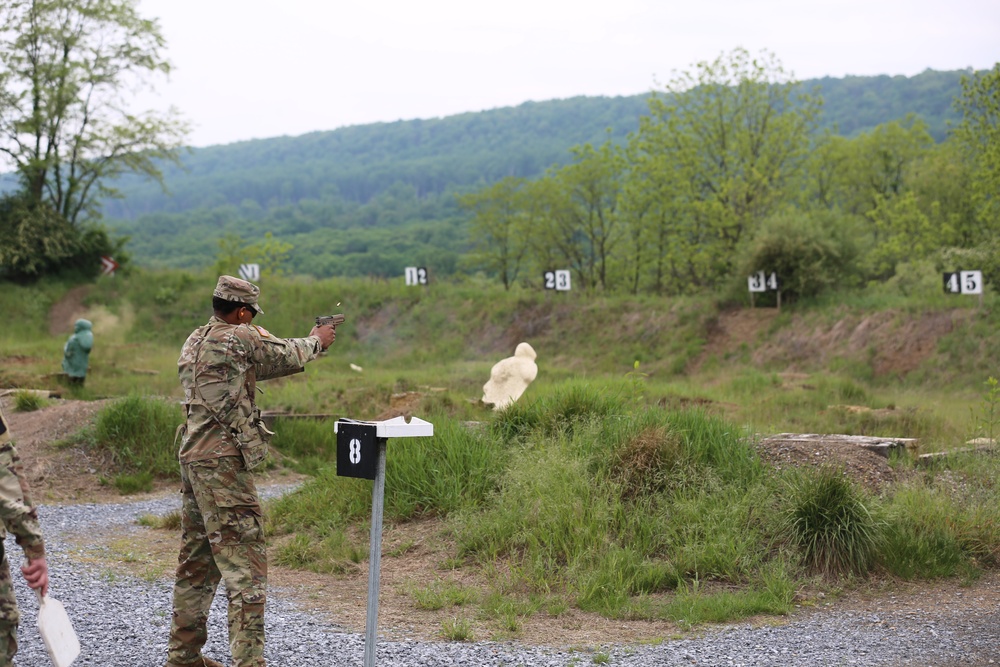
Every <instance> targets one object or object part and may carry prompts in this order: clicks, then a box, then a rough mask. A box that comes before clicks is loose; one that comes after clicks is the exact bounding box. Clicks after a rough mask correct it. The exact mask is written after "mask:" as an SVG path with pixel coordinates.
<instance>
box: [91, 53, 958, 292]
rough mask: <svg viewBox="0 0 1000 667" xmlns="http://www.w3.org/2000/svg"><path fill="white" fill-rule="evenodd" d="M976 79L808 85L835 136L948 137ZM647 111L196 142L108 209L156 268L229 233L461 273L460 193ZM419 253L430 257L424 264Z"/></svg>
mask: <svg viewBox="0 0 1000 667" xmlns="http://www.w3.org/2000/svg"><path fill="white" fill-rule="evenodd" d="M963 74H966V72H962V71H952V72H937V71H932V70H927V71H925V72H923V73H921V74H918V75H916V76H913V77H903V76H894V77H890V76H877V77H845V78H842V79H833V78H824V79H813V80H807V81H804V82H803V83H804V89H805V90H806V91H810V92H818V93H819V94H820V95H821V96H822V98H823V100H824V107H823V111H822V115H821V117H820V122H821V124H822V125H823V126H825V127H829V128H831V129H833V130H834V131H835V132H838V133H840V134H844V135H848V136H853V135H857V134H858V133H861V132H864V131H865V130H869V129H871V128H874V127H875V126H877V125H879V124H880V123H885V122H888V121H892V120H897V119H901V118H903V117H905V116H906V115H907V114H910V113H914V114H917V115H918V116H919V117H920V118H921V119H922V120H923V121H924V122H926V123H927V124H928V126H929V129H930V132H931V134H932V136H933V137H934V138H935V139H936V140H939V141H940V140H942V139H943V138H944V137H945V136H946V134H947V127H948V123H949V122H951V121H954V120H955V119H956V114H955V112H954V111H953V109H952V102H953V100H954V98H955V97H956V96H957V95H958V94H959V93H960V91H961V84H960V80H961V77H962V75H963ZM647 110H648V95H646V94H643V95H634V96H629V97H614V98H606V97H576V98H571V99H565V100H552V101H546V102H529V103H525V104H522V105H519V106H516V107H508V108H501V109H493V110H488V111H482V112H476V113H464V114H459V115H455V116H449V117H446V118H438V119H427V120H406V121H397V122H393V123H376V124H370V125H360V126H353V127H345V128H341V129H337V130H332V131H328V132H314V133H310V134H306V135H302V136H297V137H275V138H271V139H262V140H254V141H246V142H239V143H234V144H229V145H221V146H211V147H207V148H200V149H194V150H192V151H190V152H188V153H186V154H185V155H184V156H183V169H180V168H176V167H173V166H168V167H167V168H166V169H165V182H166V187H167V190H168V193H169V194H165V193H164V192H163V191H162V190H161V189H160V187H159V186H158V185H157V184H155V183H149V182H142V181H139V180H137V179H123V180H122V181H120V182H119V183H117V184H116V187H118V188H119V189H120V190H121V191H122V192H123V194H124V195H125V196H124V198H123V199H116V200H110V201H107V202H105V217H106V220H107V222H108V224H109V226H110V227H111V228H112V229H113V230H115V231H117V232H119V233H124V234H128V235H129V236H131V242H130V243H129V246H128V249H129V251H130V252H131V253H132V255H133V257H134V259H135V260H136V261H137V262H138V263H140V264H144V265H148V266H177V267H197V266H205V265H207V264H209V263H211V261H212V259H213V258H214V257H215V256H216V253H217V252H218V243H217V241H218V239H220V238H222V237H224V236H225V235H238V236H239V237H240V238H241V239H243V240H245V241H248V242H249V241H252V240H255V239H259V238H261V237H263V236H264V234H265V233H267V232H271V233H273V235H274V236H275V237H278V238H280V239H282V240H283V241H288V242H291V243H292V244H294V246H295V249H294V250H293V251H292V255H291V263H290V267H289V268H290V269H291V270H294V271H296V272H302V273H311V274H314V275H320V276H323V275H337V274H341V273H345V272H346V273H348V274H355V273H368V272H370V271H371V266H372V263H373V262H382V265H383V267H385V268H384V270H385V271H393V272H394V271H395V270H396V268H395V264H398V263H402V265H403V266H405V265H407V264H408V263H411V262H413V261H423V262H431V261H433V262H435V264H436V265H437V266H438V267H439V270H441V269H443V270H444V272H449V271H451V270H454V268H455V266H456V262H457V261H458V258H459V257H460V256H461V254H462V253H463V252H464V250H463V246H462V244H463V243H464V237H465V234H464V231H465V222H466V220H467V215H466V213H465V212H463V211H461V210H460V209H459V208H458V206H457V204H456V201H455V197H454V194H455V193H456V192H463V191H471V190H474V189H477V188H478V187H480V186H483V185H487V184H490V183H493V182H495V181H497V180H499V179H500V178H503V177H505V176H521V177H527V178H533V177H536V176H539V175H541V174H542V173H544V171H545V170H546V169H547V168H548V167H550V166H552V165H554V164H565V163H567V162H568V161H569V160H570V158H571V155H570V152H569V149H570V148H571V147H573V146H577V145H581V144H584V143H591V144H594V145H598V144H601V143H603V142H604V141H605V139H606V138H607V137H609V136H610V137H611V138H612V139H614V140H618V141H620V140H623V139H624V138H625V137H626V136H627V135H628V134H629V133H630V132H633V131H634V130H636V129H637V127H638V124H639V118H640V117H641V116H643V115H645V114H646V113H647ZM331 230H336V231H337V233H336V234H335V235H334V236H336V240H334V239H332V238H331V234H330V231H331ZM345 232H350V233H345ZM388 245H393V246H395V247H397V248H399V250H398V251H396V252H395V254H394V255H393V257H394V259H392V260H390V259H389V258H388V257H386V256H382V257H378V256H375V255H373V252H372V250H371V248H372V247H374V246H385V247H388ZM415 247H421V248H423V249H424V250H425V251H426V252H423V251H422V252H421V253H420V254H419V256H420V257H421V258H422V259H416V258H415V253H413V252H411V250H412V248H415ZM304 248H308V252H307V251H306V250H304ZM356 248H361V251H358V250H357V249H356ZM440 253H444V254H443V255H441V254H440ZM348 254H353V255H354V256H355V258H356V259H357V262H358V263H357V265H356V266H355V265H353V264H352V263H350V262H348V260H347V259H346V257H347V255H348ZM404 256H405V257H407V259H404V258H403V257H404Z"/></svg>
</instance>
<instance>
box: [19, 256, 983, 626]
mask: <svg viewBox="0 0 1000 667" xmlns="http://www.w3.org/2000/svg"><path fill="white" fill-rule="evenodd" d="M213 285H214V279H213V277H210V276H207V275H200V276H199V275H189V274H183V273H179V272H165V273H143V272H139V273H136V274H134V275H131V276H124V277H117V278H115V279H113V280H102V281H99V282H98V283H97V284H96V285H93V286H89V287H87V288H85V289H82V290H81V289H76V290H74V289H72V288H73V287H74V286H69V285H60V284H41V285H35V286H31V287H14V286H5V288H4V289H3V290H2V292H0V307H2V308H4V309H5V310H6V311H7V312H8V314H10V315H11V318H10V322H11V325H10V326H8V327H5V328H3V329H2V330H0V350H2V353H0V355H2V359H0V383H2V385H3V386H7V387H30V388H52V389H55V388H60V389H61V391H62V393H63V396H65V397H72V398H80V399H85V400H86V399H92V398H98V397H119V398H120V399H121V400H120V401H116V402H113V403H112V404H111V406H109V407H108V408H107V409H106V410H104V411H102V413H100V415H99V417H98V420H97V423H96V424H95V428H94V429H93V431H92V432H88V433H87V434H83V435H81V438H82V439H83V440H86V442H87V443H88V446H93V447H103V448H107V449H109V450H110V451H111V452H112V454H113V458H114V460H115V461H116V462H117V463H118V464H119V465H120V467H121V475H122V478H121V480H116V484H119V482H120V486H119V488H121V489H122V490H123V491H124V490H129V489H132V488H136V487H137V488H141V487H142V484H143V478H138V477H137V476H138V475H140V474H148V475H156V476H169V475H172V474H175V472H174V471H173V467H172V461H173V454H174V453H173V451H172V447H173V444H172V435H173V430H172V427H173V426H174V425H175V424H177V423H179V421H180V419H181V416H180V410H179V408H178V407H177V401H178V399H179V398H180V391H179V387H178V385H177V380H176V359H177V353H178V351H179V349H180V346H181V345H182V343H183V341H184V338H185V337H186V335H187V334H188V333H189V332H190V331H191V330H192V329H193V328H194V327H196V326H198V325H200V324H202V323H203V322H204V321H206V320H207V319H208V316H209V315H210V313H209V307H208V304H209V300H210V294H211V287H212V286H213ZM262 288H263V295H262V300H261V304H262V306H263V307H264V309H265V311H266V313H267V315H266V316H265V317H262V318H260V320H259V323H260V324H261V325H262V326H265V327H267V328H269V329H270V330H271V331H272V332H273V333H274V334H275V335H279V336H294V335H304V334H305V333H307V332H308V330H309V328H310V326H311V321H312V318H313V317H314V316H316V315H320V314H330V313H332V312H344V313H345V314H346V315H347V318H348V319H347V323H346V324H345V325H343V326H342V327H341V328H340V329H339V331H338V340H337V343H336V344H335V346H334V347H333V348H332V349H331V351H330V352H329V354H328V355H327V356H326V357H325V358H324V359H322V360H319V361H317V362H315V363H313V364H311V365H310V366H309V368H308V369H307V372H306V373H304V374H300V375H297V376H293V377H290V378H286V379H282V380H278V381H275V382H271V383H266V386H265V393H264V394H263V395H262V396H261V397H260V399H259V402H260V404H261V406H262V407H263V408H264V409H268V410H276V411H281V412H291V413H298V414H316V413H323V414H329V415H333V416H339V417H352V418H360V419H372V418H376V417H378V416H380V415H385V414H389V411H390V410H391V408H392V406H393V404H394V402H397V405H398V404H399V403H398V401H403V402H404V403H405V411H406V412H412V414H415V415H417V416H420V417H421V418H424V419H427V420H428V421H431V422H432V423H434V424H435V436H434V437H433V438H428V439H426V440H424V439H420V440H421V441H420V442H417V443H413V444H412V445H411V444H408V445H407V446H406V447H400V448H398V449H394V450H393V452H392V456H391V457H390V459H389V462H388V466H387V482H386V486H387V488H388V489H391V490H392V492H391V494H388V495H387V497H386V508H385V511H386V519H387V521H390V522H408V521H412V520H416V519H426V518H428V517H431V518H434V519H435V520H438V521H440V522H442V525H443V526H445V527H446V529H447V531H448V532H449V534H450V535H451V537H452V538H453V540H454V544H455V552H454V553H453V554H451V555H450V558H449V563H450V566H451V567H457V568H472V569H475V570H476V571H479V572H484V573H487V574H489V573H492V575H493V576H490V577H489V579H490V580H491V581H493V582H494V584H493V585H492V588H491V589H490V590H488V591H481V592H479V593H478V594H476V595H471V594H469V592H468V591H462V590H460V589H450V588H448V587H447V586H443V585H442V584H441V583H440V582H438V583H436V584H433V585H432V584H427V585H425V586H417V587H416V588H415V589H414V591H413V597H414V604H416V605H434V604H444V602H442V600H452V601H450V602H447V604H458V603H457V602H454V601H453V598H456V597H457V598H461V604H463V605H473V606H475V607H476V608H477V609H478V613H479V614H482V615H485V616H486V617H488V618H491V619H493V622H495V623H496V625H497V627H498V628H499V629H503V628H507V631H508V632H514V633H515V634H516V626H517V619H518V618H519V617H523V616H524V615H530V614H535V613H557V612H558V610H559V609H560V608H565V607H566V606H567V605H569V606H575V607H578V608H580V609H584V610H588V611H594V612H597V613H600V614H602V615H605V616H608V617H611V618H665V619H671V620H674V621H677V622H681V621H683V623H685V624H697V623H701V622H708V621H717V620H728V619H733V618H741V617H745V616H750V615H754V614H760V613H766V614H782V613H785V612H787V611H788V610H789V608H790V605H791V604H792V600H793V597H794V595H795V592H796V591H797V590H800V589H801V588H802V587H803V586H807V585H813V586H816V585H822V586H831V587H835V586H843V585H849V584H850V582H852V581H863V580H864V579H865V578H866V577H868V576H870V575H872V574H873V573H878V574H880V575H881V576H892V577H899V578H904V579H921V578H933V577H941V576H960V577H964V578H973V577H975V576H977V573H978V572H981V571H982V570H983V569H984V568H993V567H996V566H997V561H998V557H1000V502H998V501H1000V498H998V497H997V496H998V492H997V490H996V488H995V482H994V480H996V478H997V472H998V470H997V467H998V464H997V463H996V462H995V461H994V459H993V457H987V458H983V457H975V456H957V457H954V458H951V459H949V460H948V461H946V462H945V463H943V464H941V466H939V467H937V468H932V469H927V470H920V471H917V470H916V469H914V468H913V466H914V464H913V462H912V461H911V460H907V459H897V460H894V461H893V465H894V466H896V467H897V468H899V469H904V470H910V471H911V473H912V474H908V475H906V476H905V479H906V481H905V482H904V483H901V484H897V485H895V486H893V487H892V488H891V489H889V490H884V491H882V492H880V493H876V492H873V491H872V490H871V489H868V488H865V487H864V486H862V485H860V484H858V483H857V481H856V480H852V479H851V478H850V477H848V476H845V475H844V474H843V471H841V470H836V469H830V468H823V467H816V468H815V469H808V468H805V469H802V468H800V469H795V470H791V469H788V470H782V471H780V472H776V471H774V470H773V469H770V468H767V467H766V466H764V465H763V464H762V462H761V460H760V459H759V458H758V456H757V454H756V452H755V450H754V447H753V442H754V439H755V438H757V437H759V436H760V435H761V434H768V433H775V432H789V431H790V432H814V433H847V434H864V435H878V436H897V437H910V438H919V439H920V448H921V451H939V450H951V449H956V448H958V447H961V446H962V445H963V444H964V443H965V442H966V441H967V440H969V439H970V438H973V437H995V436H996V434H997V432H998V431H1000V395H998V392H997V387H996V383H995V382H993V383H992V384H991V383H990V379H991V378H994V377H997V376H998V375H1000V369H998V368H996V363H997V362H996V360H997V359H998V358H1000V334H998V333H996V332H997V326H996V325H997V322H996V317H995V315H994V314H993V306H994V303H995V300H994V299H993V298H992V295H987V297H986V299H985V303H984V305H983V307H982V308H979V307H978V304H977V303H965V304H962V303H956V302H955V301H951V300H946V299H944V298H939V297H937V296H933V297H930V296H928V297H927V298H921V297H913V296H910V297H903V296H901V295H893V294H875V295H867V296H865V297H864V298H861V297H858V296H857V295H843V297H842V298H839V299H830V298H826V299H824V300H823V301H822V302H814V303H800V304H793V305H791V306H788V305H786V306H785V307H784V309H783V311H782V312H780V313H778V312H777V311H775V310H773V309H770V310H765V309H755V310H754V311H749V310H748V309H747V308H739V307H734V306H733V305H732V304H729V305H722V304H720V303H719V302H717V301H716V300H714V299H712V298H710V297H699V298H693V297H692V298H683V299H674V300H667V299H654V298H651V297H642V298H631V297H624V296H623V297H615V296H601V295H598V296H593V295H586V294H577V293H574V294H560V295H555V294H544V293H532V292H525V291H517V290H515V291H511V292H504V291H502V290H498V289H493V288H489V287H487V286H486V285H485V284H480V283H478V282H476V281H474V280H470V281H466V282H462V283H457V284H438V285H434V286H432V287H430V288H427V289H421V288H412V287H405V286H403V285H401V284H389V283H385V282H372V281H363V280H353V281H335V280H330V281H321V282H314V281H306V280H293V279H274V280H272V281H269V282H268V283H265V284H264V285H262ZM337 303H340V304H341V306H340V307H339V308H338V307H335V306H334V304H337ZM69 306H72V307H69ZM53 312H63V313H67V315H66V316H65V318H64V319H66V321H62V322H59V321H57V322H52V321H50V315H51V313H53ZM78 316H85V317H87V318H88V319H91V320H92V321H93V322H94V332H95V349H94V352H93V354H92V355H91V372H90V374H89V376H88V380H87V383H86V386H85V388H82V389H81V388H68V387H61V385H60V384H59V380H58V378H57V377H56V376H54V375H53V374H54V373H56V372H57V371H58V368H59V361H60V359H61V349H62V344H63V342H64V341H65V337H66V335H68V334H67V333H66V332H67V331H68V328H69V327H70V326H71V324H72V320H73V319H75V317H78ZM60 327H62V328H61V329H60ZM521 341H527V342H530V343H531V344H532V346H533V347H534V348H535V350H536V352H537V353H538V360H537V362H538V366H539V374H538V378H537V379H536V380H535V382H534V383H533V384H532V385H531V386H530V387H529V389H528V391H527V392H526V394H525V395H524V397H522V399H521V400H520V401H518V402H517V403H516V404H514V405H513V406H511V408H509V409H507V410H505V411H503V412H501V413H494V412H492V411H491V410H489V409H487V408H486V407H484V406H482V405H481V404H480V403H479V402H478V399H479V397H480V396H481V387H482V384H483V383H484V382H485V381H486V379H487V378H488V377H489V372H490V367H491V366H492V364H493V363H495V362H496V361H498V360H499V359H501V358H503V357H506V356H509V355H510V354H512V352H513V349H514V347H515V346H516V344H517V343H519V342H521ZM350 364H354V365H355V366H357V367H360V368H361V370H360V371H357V370H352V369H351V367H350ZM470 424H474V425H470ZM151 426H152V428H151ZM277 430H278V434H277V436H276V438H275V440H274V443H273V445H274V447H275V449H276V450H277V451H278V452H279V453H280V454H281V461H282V463H283V465H286V466H289V467H293V468H295V469H296V470H298V471H299V472H303V473H306V474H308V475H309V476H310V481H308V482H307V483H306V484H305V485H304V486H303V487H302V488H301V489H300V490H299V491H298V492H296V493H293V494H291V495H289V496H286V497H285V498H283V499H281V500H279V501H277V502H276V503H274V504H273V505H272V506H271V507H270V508H269V512H268V522H269V527H270V530H271V532H272V534H273V535H274V538H275V546H274V547H273V549H272V553H273V557H274V559H275V561H276V562H278V563H280V564H283V565H286V566H291V567H298V568H303V569H311V570H315V571H319V572H331V573H336V572H338V571H343V570H344V569H345V567H346V566H347V564H349V563H352V562H358V561H359V560H361V559H363V558H365V556H366V549H365V546H364V543H363V542H360V541H359V539H360V538H359V537H358V533H357V531H356V530H353V529H354V528H356V527H357V526H359V525H361V526H363V525H364V524H365V522H366V521H367V517H368V514H369V512H370V502H371V495H370V494H371V490H370V483H369V482H365V481H360V480H350V479H345V478H339V477H337V476H336V475H335V472H334V470H333V468H332V467H331V462H332V460H333V459H332V455H333V451H332V432H331V428H330V422H328V421H310V420H294V421H292V420H285V421H279V428H278V429H277ZM164 434H166V435H164ZM453 630H454V633H460V630H461V628H455V629H453Z"/></svg>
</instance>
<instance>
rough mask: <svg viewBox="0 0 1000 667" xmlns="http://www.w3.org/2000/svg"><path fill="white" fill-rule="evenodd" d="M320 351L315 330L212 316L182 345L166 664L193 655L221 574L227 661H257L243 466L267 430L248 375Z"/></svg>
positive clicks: (190, 661)
mask: <svg viewBox="0 0 1000 667" xmlns="http://www.w3.org/2000/svg"><path fill="white" fill-rule="evenodd" d="M220 284H221V283H220ZM247 284H249V283H247ZM254 288H255V289H256V287H255V286H254ZM321 351H322V346H321V343H320V340H319V338H317V337H315V336H311V337H308V338H276V337H274V336H272V335H271V334H270V333H268V332H267V331H266V330H264V329H262V328H260V327H258V326H255V325H253V324H240V325H235V324H227V323H226V322H225V321H223V320H222V319H220V318H218V317H212V319H210V320H209V321H208V324H207V325H205V326H203V327H200V328H198V329H195V331H194V332H193V333H192V334H191V335H190V336H189V337H188V339H187V342H186V343H185V344H184V348H183V349H182V350H181V355H180V358H179V359H178V362H177V364H178V373H179V375H180V380H181V385H182V386H183V387H184V396H185V407H186V410H187V423H186V424H185V426H184V427H182V428H183V431H182V433H183V435H182V438H181V444H180V451H179V458H180V463H181V485H182V488H181V493H182V494H183V506H182V510H181V526H182V529H183V538H182V546H181V552H180V557H179V559H178V560H179V562H178V567H177V580H176V583H175V585H174V605H173V620H172V623H171V628H170V641H169V644H168V649H167V650H168V653H167V660H168V665H169V666H171V667H173V666H177V667H181V666H182V665H199V666H200V665H201V664H202V663H201V660H202V657H201V649H202V647H203V646H204V644H205V641H206V640H207V637H208V636H207V627H206V625H207V620H208V612H209V608H210V606H211V603H212V598H213V597H214V595H215V589H216V587H217V586H218V584H219V581H220V579H221V580H222V581H223V582H224V583H225V586H226V594H227V596H228V599H229V645H230V649H231V652H232V658H233V667H263V665H264V600H265V589H266V585H267V557H266V555H265V552H264V534H263V531H262V528H261V508H260V502H259V501H258V498H257V489H256V487H255V486H254V481H253V477H252V474H251V473H250V471H249V469H248V466H249V467H252V466H253V465H256V463H258V462H259V461H260V460H261V459H262V458H263V455H264V453H265V452H266V440H267V436H268V435H269V434H270V433H269V432H268V431H267V430H266V429H264V428H263V424H262V423H260V421H259V420H260V413H259V411H258V409H257V407H256V404H255V400H254V394H255V389H256V382H257V380H267V379H270V378H275V377H281V376H284V375H290V374H292V373H295V372H299V371H301V370H303V367H304V366H305V364H306V362H308V361H311V360H313V359H315V358H317V357H318V356H319V353H320V352H321Z"/></svg>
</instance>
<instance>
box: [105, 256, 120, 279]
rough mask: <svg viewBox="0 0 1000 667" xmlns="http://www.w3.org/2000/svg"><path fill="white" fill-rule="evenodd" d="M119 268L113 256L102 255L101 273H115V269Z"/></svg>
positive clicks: (111, 274) (107, 274) (109, 274)
mask: <svg viewBox="0 0 1000 667" xmlns="http://www.w3.org/2000/svg"><path fill="white" fill-rule="evenodd" d="M117 268H118V262H116V261H115V260H114V259H112V258H111V257H108V256H107V255H101V274H102V275H105V276H113V275H115V269H117Z"/></svg>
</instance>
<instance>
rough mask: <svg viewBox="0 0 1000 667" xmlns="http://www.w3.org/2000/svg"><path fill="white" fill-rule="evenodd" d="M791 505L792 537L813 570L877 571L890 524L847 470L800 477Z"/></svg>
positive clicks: (788, 517)
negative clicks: (877, 513) (879, 516)
mask: <svg viewBox="0 0 1000 667" xmlns="http://www.w3.org/2000/svg"><path fill="white" fill-rule="evenodd" d="M787 502H788V507H787V509H786V510H785V517H784V519H785V531H786V535H787V536H788V538H789V541H790V543H791V544H792V546H793V547H794V548H795V549H796V550H797V551H798V553H799V555H800V556H801V557H802V559H803V561H804V562H805V564H806V565H807V566H808V567H810V568H811V569H813V570H815V571H817V572H820V573H822V574H824V575H827V576H837V575H844V574H858V575H864V574H867V573H868V572H870V571H871V569H872V567H874V565H875V562H876V559H877V556H878V553H879V550H880V548H881V546H882V545H883V543H884V523H883V522H882V521H880V520H879V519H877V518H876V517H875V516H873V514H872V512H871V510H870V509H869V501H868V499H866V498H865V497H864V495H863V494H862V492H861V491H860V490H859V489H858V487H857V486H855V485H854V483H852V482H851V481H850V480H849V479H848V478H847V477H846V476H845V475H844V474H843V472H842V471H841V470H839V469H837V468H833V467H824V468H821V469H820V470H818V471H815V472H800V473H798V474H796V475H795V476H794V477H793V478H792V481H791V484H790V489H789V495H788V499H787Z"/></svg>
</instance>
